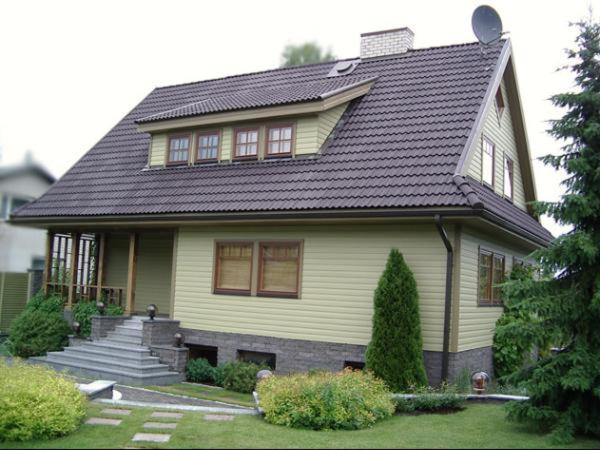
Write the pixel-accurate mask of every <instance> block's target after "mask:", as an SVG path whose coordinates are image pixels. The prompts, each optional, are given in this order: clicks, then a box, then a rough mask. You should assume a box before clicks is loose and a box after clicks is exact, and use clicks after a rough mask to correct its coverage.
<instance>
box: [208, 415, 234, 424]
mask: <svg viewBox="0 0 600 450" xmlns="http://www.w3.org/2000/svg"><path fill="white" fill-rule="evenodd" d="M204 420H208V421H209V422H231V421H232V420H233V416H225V415H222V414H206V415H205V416H204Z"/></svg>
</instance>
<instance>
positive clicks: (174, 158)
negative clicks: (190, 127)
mask: <svg viewBox="0 0 600 450" xmlns="http://www.w3.org/2000/svg"><path fill="white" fill-rule="evenodd" d="M191 140H192V136H191V135H190V134H180V135H176V136H169V158H168V160H167V163H168V164H185V163H187V162H188V157H189V154H190V142H191Z"/></svg>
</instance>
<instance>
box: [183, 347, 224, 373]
mask: <svg viewBox="0 0 600 450" xmlns="http://www.w3.org/2000/svg"><path fill="white" fill-rule="evenodd" d="M185 346H186V347H187V348H189V349H190V353H189V359H190V360H192V359H199V358H203V359H206V360H207V361H208V363H209V364H210V365H211V366H213V367H217V364H218V362H219V349H218V348H217V347H212V346H210V345H196V344H185Z"/></svg>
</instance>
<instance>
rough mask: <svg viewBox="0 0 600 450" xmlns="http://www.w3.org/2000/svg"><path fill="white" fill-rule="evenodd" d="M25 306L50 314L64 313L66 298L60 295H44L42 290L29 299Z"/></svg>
mask: <svg viewBox="0 0 600 450" xmlns="http://www.w3.org/2000/svg"><path fill="white" fill-rule="evenodd" d="M25 308H26V309H31V310H36V311H41V312H44V313H49V314H50V313H61V314H62V312H63V308H64V300H63V299H62V298H61V297H59V296H58V295H44V293H43V292H42V291H40V292H38V293H37V294H35V295H34V296H33V297H31V298H30V299H29V301H28V302H27V305H26V307H25Z"/></svg>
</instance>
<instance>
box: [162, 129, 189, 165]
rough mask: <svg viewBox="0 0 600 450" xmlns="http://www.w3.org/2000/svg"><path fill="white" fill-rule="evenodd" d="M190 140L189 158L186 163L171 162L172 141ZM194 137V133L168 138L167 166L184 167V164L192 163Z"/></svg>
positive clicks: (178, 134)
mask: <svg viewBox="0 0 600 450" xmlns="http://www.w3.org/2000/svg"><path fill="white" fill-rule="evenodd" d="M182 138H188V140H189V146H188V157H187V159H186V160H185V161H171V141H173V140H175V139H182ZM193 146H194V142H193V135H192V133H174V134H169V135H168V137H167V162H166V165H167V166H182V165H184V164H189V163H190V150H191V149H192V148H193Z"/></svg>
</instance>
